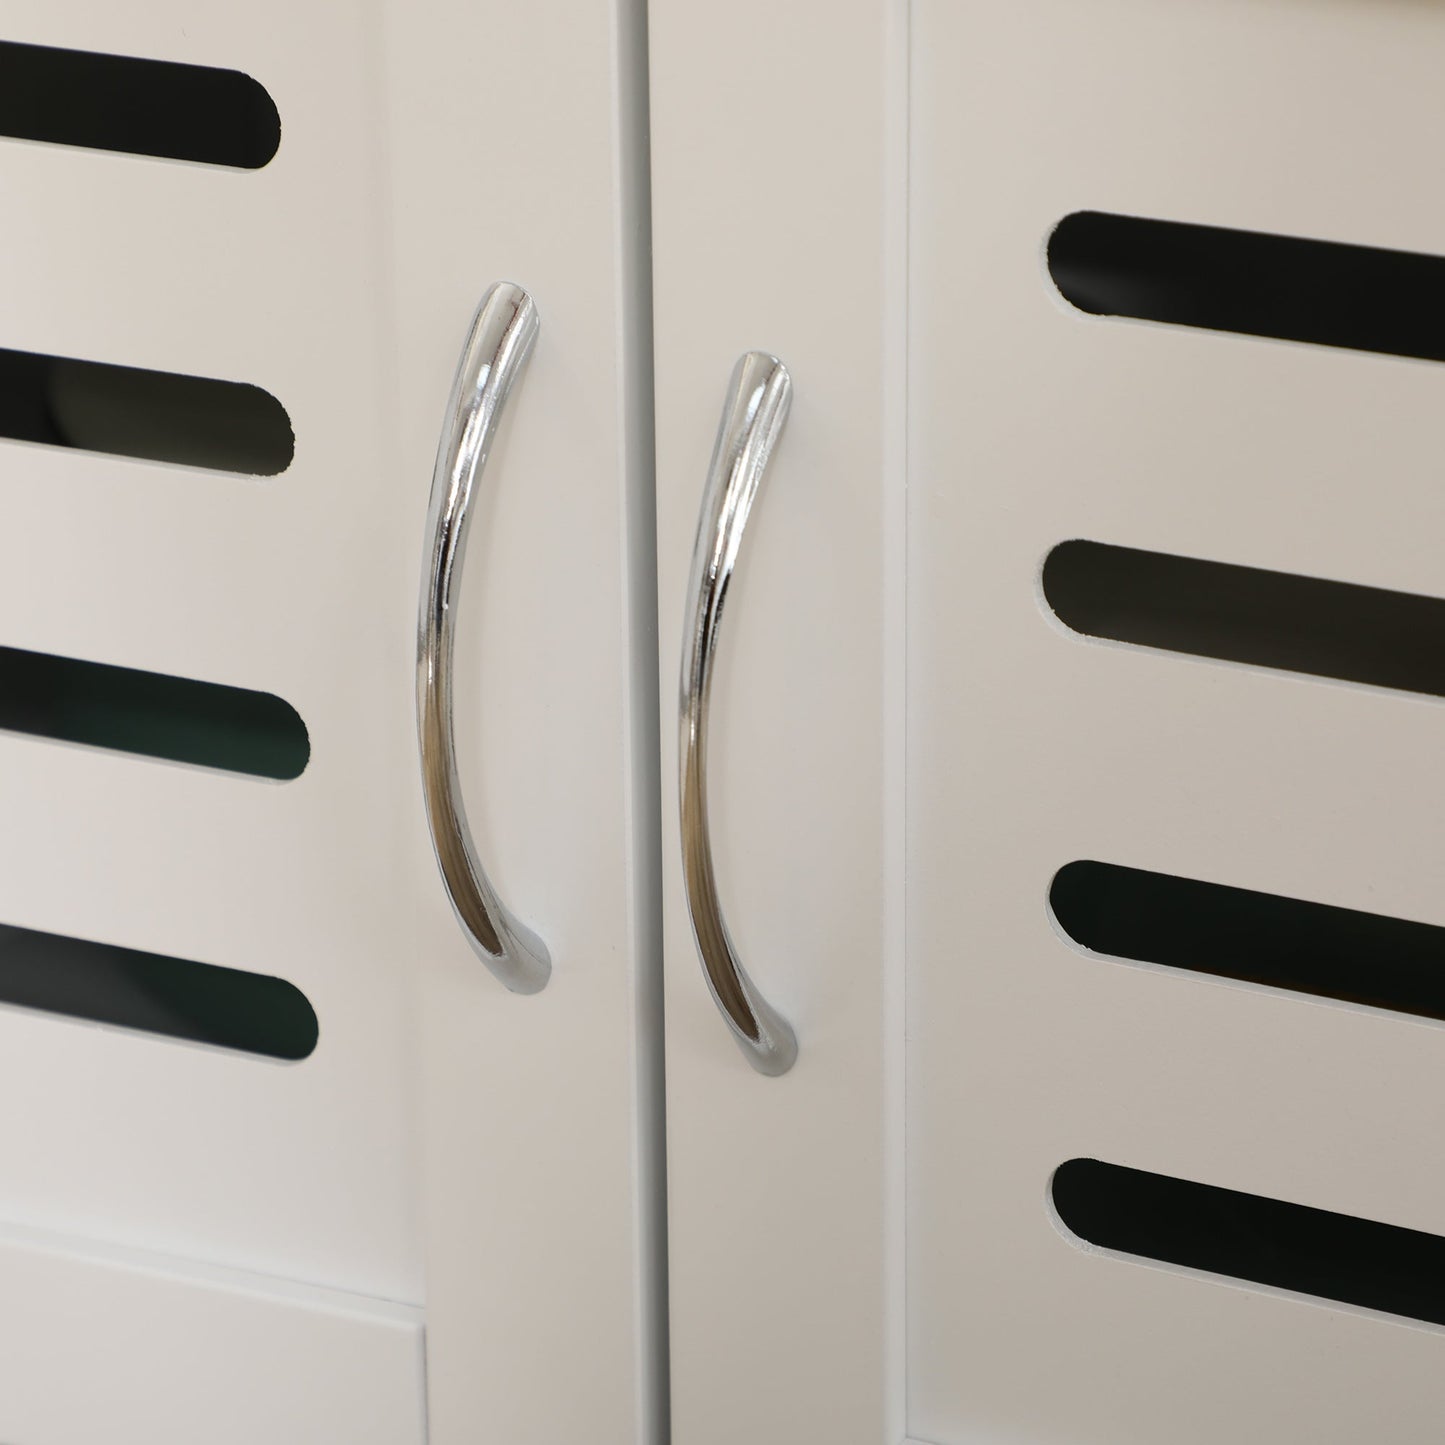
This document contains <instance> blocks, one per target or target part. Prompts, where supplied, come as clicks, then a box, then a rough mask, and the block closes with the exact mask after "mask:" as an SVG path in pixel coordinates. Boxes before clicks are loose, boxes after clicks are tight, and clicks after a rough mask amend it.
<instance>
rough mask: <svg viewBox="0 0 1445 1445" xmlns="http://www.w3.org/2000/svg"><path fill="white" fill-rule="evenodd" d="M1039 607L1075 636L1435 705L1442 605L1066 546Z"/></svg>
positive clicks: (1441, 689)
mask: <svg viewBox="0 0 1445 1445" xmlns="http://www.w3.org/2000/svg"><path fill="white" fill-rule="evenodd" d="M1043 588H1044V596H1045V598H1046V599H1047V600H1048V604H1049V606H1050V607H1052V608H1053V610H1054V612H1055V613H1056V614H1057V615H1058V618H1059V620H1060V621H1061V622H1063V623H1064V624H1065V625H1066V626H1068V627H1071V628H1073V630H1074V631H1075V632H1082V633H1086V634H1087V635H1088V636H1090V637H1108V638H1113V639H1114V640H1115V641H1118V642H1132V643H1136V644H1138V645H1140V646H1143V647H1162V648H1166V649H1168V650H1169V651H1170V652H1187V653H1193V654H1195V655H1197V656H1200V657H1219V658H1225V659H1227V660H1228V661H1231V662H1247V663H1252V664H1254V665H1255V666H1256V667H1278V668H1285V669H1287V670H1289V671H1291V672H1308V673H1314V674H1316V675H1318V676H1320V677H1337V678H1342V679H1344V680H1345V681H1347V682H1364V683H1370V684H1373V685H1374V686H1376V687H1398V688H1403V689H1405V690H1406V691H1407V692H1428V693H1435V694H1437V695H1442V696H1445V599H1441V598H1439V597H1420V596H1417V595H1415V594H1413V593H1409V592H1387V591H1385V590H1384V589H1383V588H1379V587H1358V586H1356V585H1355V584H1353V583H1350V582H1326V581H1323V580H1321V579H1320V578H1318V577H1297V576H1295V575H1293V574H1292V573H1288V572H1266V571H1263V570H1261V569H1260V568H1256V567H1236V566H1234V565H1232V564H1231V563H1227V562H1201V561H1198V560H1197V559H1195V558H1193V557H1174V556H1170V555H1168V554H1166V553H1163V552H1140V551H1136V550H1135V549H1134V548H1132V547H1110V546H1106V545H1105V544H1103V543H1100V542H1064V543H1061V544H1060V545H1059V546H1057V547H1055V548H1054V550H1053V551H1052V552H1050V553H1049V555H1048V558H1047V559H1046V560H1045V562H1044V574H1043Z"/></svg>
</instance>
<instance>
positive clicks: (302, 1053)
mask: <svg viewBox="0 0 1445 1445" xmlns="http://www.w3.org/2000/svg"><path fill="white" fill-rule="evenodd" d="M0 1003H4V1004H15V1005H19V1006H20V1007H22V1008H31V1009H42V1010H44V1011H45V1012H46V1013H54V1014H63V1015H65V1016H66V1017H68V1018H79V1019H89V1020H91V1021H93V1022H95V1023H103V1024H117V1025H120V1026H121V1027H124V1028H131V1029H142V1030H144V1031H145V1032H147V1033H153V1034H165V1035H167V1036H169V1037H171V1038H178V1039H192V1040H194V1041H195V1042H197V1043H203V1044H215V1045H218V1046H219V1047H221V1048H227V1049H239V1050H242V1051H243V1052H246V1053H251V1054H264V1055H266V1056H267V1057H270V1058H276V1059H304V1058H305V1057H306V1056H307V1055H308V1054H309V1053H311V1051H312V1050H313V1049H314V1048H315V1047H316V1039H317V1023H316V1013H315V1010H313V1009H312V1007H311V1004H310V1003H309V1002H308V1001H307V999H306V996H305V994H303V993H302V992H301V991H300V989H298V988H296V987H295V986H294V985H292V984H289V983H287V982H286V981H285V980H284V979H279V978H271V977H269V976H267V975H265V974H259V973H243V972H241V971H240V970H238V969H234V968H218V967H216V966H215V965H213V964H208V963H192V962H190V961H189V960H187V959H182V958H168V957H166V956H165V955H163V954H158V953H142V952H139V951H138V950H136V949H133V948H116V947H114V946H113V945H111V944H108V943H90V942H87V941H85V940H83V939H79V938H65V937H62V936H61V935H59V934H54V933H39V932H36V931H35V930H33V929H29V928H14V927H10V926H7V925H0Z"/></svg>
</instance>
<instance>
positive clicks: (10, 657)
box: [0, 647, 311, 779]
mask: <svg viewBox="0 0 1445 1445" xmlns="http://www.w3.org/2000/svg"><path fill="white" fill-rule="evenodd" d="M0 728H8V729H9V730H11V731H12V732H21V733H34V734H36V735H37V736H39V737H46V738H56V739H58V740H60V741H62V742H70V743H86V744H88V745H89V746H91V747H97V748H114V749H116V750H118V751H120V752H125V753H141V754H143V755H145V756H146V757H153V758H170V759H171V760H172V761H174V762H179V763H198V764H200V765H201V766H203V767H208V768H226V769H229V770H230V771H231V772H236V773H252V774H255V775H256V776H257V777H262V778H283V779H284V778H295V777H299V776H300V774H301V772H302V770H303V769H304V768H305V767H306V763H307V760H308V759H309V758H310V756H311V743H310V740H309V739H308V738H307V735H306V724H305V723H303V722H302V721H301V718H300V716H299V715H298V714H297V712H296V709H295V708H293V707H292V706H291V704H290V703H287V702H283V701H282V700H281V699H280V698H279V697H275V696H273V695H272V694H271V693H269V692H251V691H250V690H249V689H247V688H244V687H226V686H223V685H222V684H220V683H215V682H195V681H193V680H191V679H190V678H185V677H168V676H166V675H165V674H164V673H159V672H138V671H136V670H135V669H134V668H130V667H112V666H110V665H109V664H107V663H101V662H80V661H77V660H76V659H75V658H70V657H52V656H50V655H49V654H47V653H43V652H22V651H20V650H19V649H18V648H15V647H0Z"/></svg>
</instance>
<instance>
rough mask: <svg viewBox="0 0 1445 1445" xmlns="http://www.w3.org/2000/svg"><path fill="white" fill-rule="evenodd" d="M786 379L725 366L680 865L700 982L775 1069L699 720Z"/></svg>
mask: <svg viewBox="0 0 1445 1445" xmlns="http://www.w3.org/2000/svg"><path fill="white" fill-rule="evenodd" d="M792 390H793V384H792V380H791V379H790V378H789V376H788V371H787V368H786V367H785V366H784V365H783V363H782V362H781V361H779V360H778V359H777V357H776V356H769V355H768V354H767V353H766V352H762V351H749V352H747V353H746V354H745V355H744V356H742V357H741V358H740V359H739V361H738V364H737V366H736V367H734V368H733V375H732V381H731V382H730V383H729V387H728V396H727V401H726V404H725V405H724V407H723V415H722V422H721V424H720V426H719V427H718V436H717V443H716V445H715V446H714V448H713V455H712V464H711V465H710V467H709V468H708V477H707V487H706V490H705V492H704V495H703V503H702V516H701V518H700V520H699V523H698V532H697V543H696V545H695V548H694V550H693V559H692V577H691V580H690V581H689V583H688V616H689V626H688V633H687V636H686V638H685V640H684V644H683V647H684V650H683V661H682V708H681V723H682V740H681V743H682V746H681V764H682V766H681V780H680V781H681V802H682V867H683V875H684V879H685V882H686V886H687V902H688V912H689V914H690V916H691V919H692V931H693V937H694V938H696V940H697V948H698V953H699V954H700V955H701V957H702V966H703V973H704V974H705V975H706V977H707V983H708V988H709V989H710V990H711V991H712V996H713V998H714V999H715V1000H716V1002H717V1006H718V1008H719V1009H721V1010H722V1015H723V1017H724V1018H725V1019H726V1020H727V1023H728V1027H729V1028H730V1029H731V1030H732V1033H733V1037H734V1038H736V1039H737V1041H738V1043H739V1045H740V1046H741V1047H742V1050H743V1053H744V1054H745V1055H746V1056H747V1059H748V1062H749V1063H751V1064H752V1066H753V1067H754V1068H755V1069H757V1070H758V1072H759V1073H762V1074H783V1073H786V1072H787V1071H788V1070H789V1069H790V1068H792V1066H793V1062H794V1060H795V1059H796V1058H797V1056H798V1043H797V1039H796V1038H795V1037H794V1035H793V1030H792V1029H791V1028H790V1027H789V1025H788V1023H787V1021H786V1020H785V1019H783V1018H782V1017H781V1016H780V1015H779V1014H778V1013H777V1012H776V1011H775V1010H774V1009H773V1008H772V1007H771V1005H769V1003H768V1001H767V1000H766V999H765V998H763V996H762V995H761V994H760V993H759V992H758V990H757V989H756V987H754V985H753V982H752V980H751V979H749V977H748V975H747V973H746V971H745V970H744V969H743V966H742V964H741V963H739V962H738V957H737V950H736V949H735V948H734V946H733V942H732V939H731V938H730V937H729V935H728V929H727V923H726V921H725V920H724V918H723V914H722V905H721V903H720V902H719V901H718V895H717V880H716V879H715V877H714V875H713V861H712V842H711V838H710V836H709V833H708V814H707V719H708V697H709V692H710V690H711V687H712V661H713V653H714V651H715V650H716V647H717V638H718V626H719V624H720V623H721V621H722V611H723V603H724V601H725V600H726V597H727V589H728V582H729V580H730V579H731V577H732V572H733V568H734V566H735V565H736V563H737V558H738V551H739V548H740V547H741V546H742V540H743V532H744V530H745V528H746V527H747V523H748V513H749V512H750V511H751V510H752V505H753V499H754V498H755V497H756V496H757V492H758V486H759V484H760V483H761V482H762V479H763V473H764V471H766V469H767V465H768V458H769V456H770V455H771V454H772V450H773V447H774V445H775V444H776V442H777V440H778V437H779V436H780V435H781V434H782V430H783V423H784V422H785V421H786V420H787V417H788V407H789V404H790V402H791V400H792Z"/></svg>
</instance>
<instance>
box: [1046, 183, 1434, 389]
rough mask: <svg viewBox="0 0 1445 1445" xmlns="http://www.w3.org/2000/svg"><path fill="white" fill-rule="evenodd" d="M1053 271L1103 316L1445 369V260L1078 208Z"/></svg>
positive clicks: (1065, 223)
mask: <svg viewBox="0 0 1445 1445" xmlns="http://www.w3.org/2000/svg"><path fill="white" fill-rule="evenodd" d="M1048 264H1049V274H1050V275H1051V276H1052V277H1053V280H1054V284H1055V285H1056V286H1057V287H1058V288H1059V291H1060V292H1061V293H1062V295H1063V296H1064V299H1065V300H1067V301H1069V302H1071V303H1072V304H1073V305H1074V306H1077V307H1078V308H1079V309H1080V310H1081V311H1088V312H1091V313H1093V314H1095V315H1105V316H1132V317H1136V318H1138V319H1140V320H1143V321H1164V322H1170V323H1172V324H1174V325H1176V326H1202V327H1206V328H1208V329H1209V330H1212V331H1235V332H1240V333H1242V334H1244V335H1247V336H1270V337H1276V338H1278V339H1280V340H1284V341H1309V342H1314V343H1315V344H1317V345H1320V346H1340V347H1348V348H1349V349H1351V350H1354V351H1380V352H1387V353H1389V354H1391V355H1394V356H1416V357H1422V358H1424V359H1426V360H1429V361H1445V258H1442V257H1440V256H1426V255H1420V254H1418V253H1415V252H1411V251H1386V250H1381V249H1378V248H1376V247H1373V246H1349V245H1341V244H1339V243H1337V242H1334V241H1310V240H1302V239H1299V238H1297V237H1294V236H1270V235H1264V234H1261V233H1259V232H1255V231H1233V230H1226V229H1224V228H1222V227H1219V226H1195V225H1185V224H1181V223H1180V222H1177V221H1150V220H1143V219H1140V218H1137V217H1134V216H1110V215H1103V214H1100V213H1099V212H1097V211H1080V212H1078V213H1077V214H1075V215H1072V216H1067V217H1065V219H1064V220H1062V221H1060V222H1059V225H1058V227H1057V229H1056V230H1055V231H1054V233H1053V235H1052V236H1051V237H1050V238H1049V248H1048Z"/></svg>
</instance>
